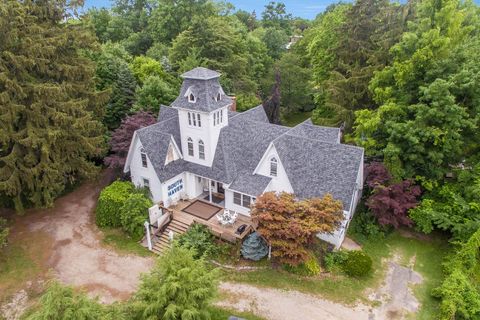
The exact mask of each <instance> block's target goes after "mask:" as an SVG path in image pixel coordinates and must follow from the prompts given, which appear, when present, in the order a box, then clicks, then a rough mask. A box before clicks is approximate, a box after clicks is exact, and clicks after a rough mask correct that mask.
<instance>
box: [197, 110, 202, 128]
mask: <svg viewBox="0 0 480 320" xmlns="http://www.w3.org/2000/svg"><path fill="white" fill-rule="evenodd" d="M197 119H198V126H199V127H201V126H202V122H201V121H200V113H197Z"/></svg>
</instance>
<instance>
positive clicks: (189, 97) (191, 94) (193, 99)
mask: <svg viewBox="0 0 480 320" xmlns="http://www.w3.org/2000/svg"><path fill="white" fill-rule="evenodd" d="M188 102H192V103H194V102H195V96H194V95H193V93H190V94H189V95H188Z"/></svg>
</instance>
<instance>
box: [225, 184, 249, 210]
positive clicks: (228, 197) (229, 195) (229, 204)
mask: <svg viewBox="0 0 480 320" xmlns="http://www.w3.org/2000/svg"><path fill="white" fill-rule="evenodd" d="M225 208H226V209H230V210H233V211H235V212H238V213H241V214H243V215H246V216H250V208H245V207H243V206H239V205H236V204H235V203H233V191H232V190H229V189H225Z"/></svg>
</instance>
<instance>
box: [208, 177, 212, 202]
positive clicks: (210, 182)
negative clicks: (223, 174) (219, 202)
mask: <svg viewBox="0 0 480 320" xmlns="http://www.w3.org/2000/svg"><path fill="white" fill-rule="evenodd" d="M208 201H210V203H212V179H208Z"/></svg>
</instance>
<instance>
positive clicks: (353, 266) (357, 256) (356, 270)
mask: <svg viewBox="0 0 480 320" xmlns="http://www.w3.org/2000/svg"><path fill="white" fill-rule="evenodd" d="M342 269H343V271H344V272H345V273H346V274H347V275H349V276H351V277H364V276H366V275H368V274H369V273H370V272H371V271H372V258H370V257H369V256H368V255H367V254H366V253H365V252H363V251H360V250H354V251H348V254H347V259H346V260H345V262H344V263H343V265H342Z"/></svg>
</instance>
